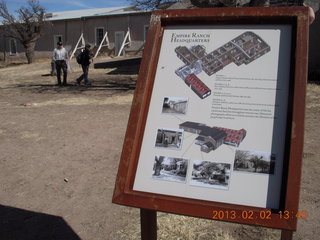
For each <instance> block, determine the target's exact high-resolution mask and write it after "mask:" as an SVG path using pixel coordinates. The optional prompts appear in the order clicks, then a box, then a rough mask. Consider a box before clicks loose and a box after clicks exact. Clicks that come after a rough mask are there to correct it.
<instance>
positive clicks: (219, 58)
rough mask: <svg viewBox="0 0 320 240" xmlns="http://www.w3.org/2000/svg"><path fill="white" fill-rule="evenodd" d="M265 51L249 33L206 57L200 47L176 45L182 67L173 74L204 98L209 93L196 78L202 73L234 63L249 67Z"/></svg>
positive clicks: (208, 73)
mask: <svg viewBox="0 0 320 240" xmlns="http://www.w3.org/2000/svg"><path fill="white" fill-rule="evenodd" d="M269 51H270V46H269V45H268V44H267V43H266V42H265V41H264V40H263V39H262V38H260V37H259V36H258V35H257V34H255V33H253V32H250V31H247V32H244V33H243V34H241V35H239V36H238V37H236V38H234V39H232V40H231V41H229V42H227V43H226V44H224V45H223V46H221V47H219V48H217V49H216V50H214V51H212V52H210V53H208V54H207V53H206V49H205V47H204V46H201V45H196V46H192V47H190V48H187V47H186V46H179V47H177V48H176V49H175V52H176V54H177V56H178V57H179V58H180V59H181V60H182V61H183V62H184V63H185V64H186V65H185V66H183V67H180V68H179V69H177V70H176V71H175V72H176V74H177V75H178V76H179V77H180V78H182V79H183V80H184V81H185V83H186V84H187V85H188V86H189V87H191V89H192V90H193V91H194V92H195V93H196V94H197V95H198V96H199V97H200V98H202V99H204V98H206V97H207V96H209V95H210V94H211V90H210V89H209V88H208V87H207V86H206V85H205V84H204V83H203V82H202V81H201V80H200V79H199V78H198V77H197V76H196V75H197V74H199V73H200V72H202V70H203V71H204V72H205V73H206V74H207V75H209V76H211V75H212V74H214V73H216V72H218V71H220V70H222V69H223V68H224V67H225V66H227V65H229V64H230V63H235V64H236V65H237V66H240V65H242V64H249V63H251V62H252V61H254V60H256V59H257V58H259V57H261V56H262V55H264V54H266V53H267V52H269ZM190 75H193V76H192V77H191V78H192V79H195V80H194V81H193V82H191V83H190V81H188V80H186V79H188V78H190V77H188V76H190Z"/></svg>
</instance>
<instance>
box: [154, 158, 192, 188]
mask: <svg viewBox="0 0 320 240" xmlns="http://www.w3.org/2000/svg"><path fill="white" fill-rule="evenodd" d="M187 169H188V160H187V159H183V158H174V157H165V156H155V159H154V165H153V172H152V178H154V179H158V180H166V181H173V182H185V181H186V176H187Z"/></svg>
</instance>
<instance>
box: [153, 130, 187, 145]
mask: <svg viewBox="0 0 320 240" xmlns="http://www.w3.org/2000/svg"><path fill="white" fill-rule="evenodd" d="M182 135H183V130H182V129H168V128H159V129H158V132H157V138H156V144H155V146H156V147H162V148H171V149H180V148H181V145H182Z"/></svg>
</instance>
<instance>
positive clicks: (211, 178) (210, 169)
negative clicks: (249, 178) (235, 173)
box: [190, 160, 231, 190]
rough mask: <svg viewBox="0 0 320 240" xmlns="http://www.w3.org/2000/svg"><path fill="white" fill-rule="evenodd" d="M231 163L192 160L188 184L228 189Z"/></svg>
mask: <svg viewBox="0 0 320 240" xmlns="http://www.w3.org/2000/svg"><path fill="white" fill-rule="evenodd" d="M230 174H231V164H228V163H216V162H209V161H201V160H194V161H193V168H192V175H191V180H190V185H193V186H199V187H211V188H217V189H223V190H228V189H229V182H230Z"/></svg>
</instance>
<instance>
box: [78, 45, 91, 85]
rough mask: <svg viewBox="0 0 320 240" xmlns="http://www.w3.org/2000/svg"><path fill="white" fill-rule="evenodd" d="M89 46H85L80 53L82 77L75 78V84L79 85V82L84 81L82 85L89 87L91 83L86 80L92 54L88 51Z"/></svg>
mask: <svg viewBox="0 0 320 240" xmlns="http://www.w3.org/2000/svg"><path fill="white" fill-rule="evenodd" d="M90 48H91V46H90V44H86V45H85V47H84V50H83V52H82V53H80V54H81V55H80V58H81V60H80V62H81V67H82V72H83V73H82V75H81V76H80V77H79V78H77V84H78V85H80V84H81V81H82V80H83V79H84V84H85V85H90V84H91V83H90V82H89V79H88V74H89V65H90V63H91V62H92V58H93V54H92V53H91V51H90Z"/></svg>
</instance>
